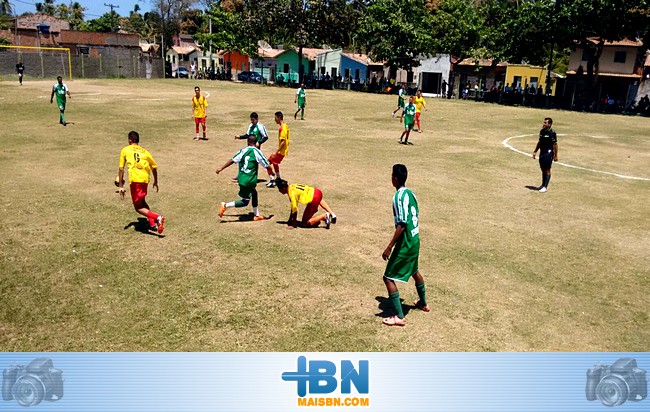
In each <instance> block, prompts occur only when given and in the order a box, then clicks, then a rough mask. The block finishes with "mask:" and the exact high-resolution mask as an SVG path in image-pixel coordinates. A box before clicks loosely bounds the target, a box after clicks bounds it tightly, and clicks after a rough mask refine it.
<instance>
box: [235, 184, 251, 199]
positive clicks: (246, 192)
mask: <svg viewBox="0 0 650 412" xmlns="http://www.w3.org/2000/svg"><path fill="white" fill-rule="evenodd" d="M254 191H255V186H242V185H239V197H241V198H242V199H247V200H250V198H251V195H252V194H253V192H254Z"/></svg>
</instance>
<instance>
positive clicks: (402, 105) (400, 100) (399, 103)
mask: <svg viewBox="0 0 650 412" xmlns="http://www.w3.org/2000/svg"><path fill="white" fill-rule="evenodd" d="M404 106H405V104H404V99H403V98H402V97H398V98H397V107H399V108H400V109H402V108H404Z"/></svg>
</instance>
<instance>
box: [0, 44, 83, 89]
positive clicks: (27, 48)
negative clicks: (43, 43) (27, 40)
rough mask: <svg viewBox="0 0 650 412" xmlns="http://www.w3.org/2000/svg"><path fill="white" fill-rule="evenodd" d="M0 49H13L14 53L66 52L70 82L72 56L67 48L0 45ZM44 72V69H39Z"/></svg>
mask: <svg viewBox="0 0 650 412" xmlns="http://www.w3.org/2000/svg"><path fill="white" fill-rule="evenodd" d="M0 48H3V49H10V50H11V49H13V50H15V51H16V52H18V53H20V51H21V50H25V51H27V52H39V53H40V52H42V51H48V52H49V51H53V52H66V53H67V55H68V76H69V77H70V80H72V56H71V54H70V49H69V48H67V47H38V46H5V45H0ZM41 70H42V71H43V72H44V69H41Z"/></svg>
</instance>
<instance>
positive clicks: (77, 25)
mask: <svg viewBox="0 0 650 412" xmlns="http://www.w3.org/2000/svg"><path fill="white" fill-rule="evenodd" d="M85 11H86V8H85V7H82V6H81V4H79V2H76V1H75V2H74V3H73V2H70V3H69V4H68V5H66V4H64V3H61V4H58V5H56V9H55V11H54V16H55V17H56V18H59V19H61V20H65V21H67V22H68V23H70V29H71V30H83V29H84V28H85V22H84V12H85Z"/></svg>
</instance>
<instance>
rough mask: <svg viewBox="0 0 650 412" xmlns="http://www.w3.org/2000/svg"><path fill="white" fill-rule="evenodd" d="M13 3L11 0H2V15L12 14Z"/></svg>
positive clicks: (0, 8)
mask: <svg viewBox="0 0 650 412" xmlns="http://www.w3.org/2000/svg"><path fill="white" fill-rule="evenodd" d="M11 12H12V9H11V3H10V2H9V0H0V15H4V14H11Z"/></svg>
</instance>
